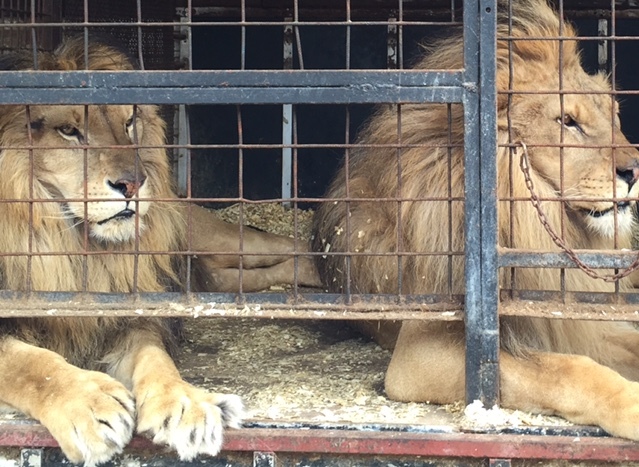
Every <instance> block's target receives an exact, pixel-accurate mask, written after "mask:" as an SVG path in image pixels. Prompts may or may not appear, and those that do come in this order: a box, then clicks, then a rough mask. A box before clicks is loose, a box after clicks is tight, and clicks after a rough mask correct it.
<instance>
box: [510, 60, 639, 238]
mask: <svg viewBox="0 0 639 467" xmlns="http://www.w3.org/2000/svg"><path fill="white" fill-rule="evenodd" d="M539 82H540V83H543V88H544V89H545V90H548V89H549V84H548V83H553V85H554V87H550V89H559V83H558V81H557V78H556V77H555V78H554V80H551V79H540V80H539ZM522 87H523V86H522ZM525 87H526V90H528V91H530V90H533V91H534V90H537V89H536V86H535V85H534V84H531V83H530V82H528V83H526V86H525ZM563 89H566V90H571V91H573V90H574V91H576V92H575V93H572V94H570V93H566V94H564V95H563V106H562V99H561V97H560V95H559V94H558V93H556V92H555V93H554V94H523V95H519V96H516V99H518V100H519V101H518V102H517V105H513V106H512V107H511V108H512V112H513V115H512V116H511V117H512V119H513V126H514V127H515V128H516V132H517V133H518V134H517V135H516V137H517V138H519V139H520V140H521V141H523V142H525V143H526V145H527V146H528V147H529V157H530V164H531V166H532V168H533V169H534V171H535V172H536V173H537V174H538V175H540V176H541V177H542V178H543V179H544V180H545V181H546V182H547V183H548V184H550V185H551V186H552V187H553V188H554V190H555V191H556V193H557V195H558V196H562V197H563V198H564V199H566V200H567V201H566V205H567V208H568V212H569V213H570V214H571V215H572V216H574V218H575V220H577V221H580V222H583V224H585V226H586V227H588V228H589V229H591V230H592V231H594V233H597V234H599V235H602V236H604V237H607V238H611V237H613V236H614V235H615V230H616V231H617V232H623V233H628V232H629V231H630V230H631V229H632V226H633V222H634V221H633V214H632V209H631V204H633V203H634V201H633V200H632V199H629V198H636V197H637V194H638V190H639V188H638V185H637V184H636V183H635V182H636V181H637V179H638V178H639V152H637V151H636V150H635V149H634V148H632V147H629V142H628V140H627V139H626V137H625V136H624V135H623V133H622V132H621V129H620V123H619V118H618V115H617V112H618V108H617V103H616V102H615V100H614V98H613V97H611V95H610V87H609V85H608V83H607V81H606V79H605V78H604V77H603V76H600V75H595V76H592V75H588V74H586V73H585V72H584V71H583V70H582V69H581V68H579V69H578V70H574V69H571V70H570V72H569V73H568V72H567V73H565V74H564V82H563ZM606 93H607V94H606ZM561 145H563V149H561V148H560V146H561ZM615 206H616V214H615ZM615 217H616V219H615Z"/></svg>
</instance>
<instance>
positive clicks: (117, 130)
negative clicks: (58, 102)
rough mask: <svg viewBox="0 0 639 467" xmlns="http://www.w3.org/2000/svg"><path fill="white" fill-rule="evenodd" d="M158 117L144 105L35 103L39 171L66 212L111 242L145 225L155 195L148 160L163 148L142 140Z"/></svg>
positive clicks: (33, 128) (33, 131) (41, 180)
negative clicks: (151, 146) (156, 148)
mask: <svg viewBox="0 0 639 467" xmlns="http://www.w3.org/2000/svg"><path fill="white" fill-rule="evenodd" d="M153 118H156V119H157V117H156V116H155V110H154V109H153V108H148V107H144V106H137V107H133V106H130V105H109V106H106V105H104V106H87V107H85V106H33V107H31V108H30V112H29V125H30V127H31V130H30V131H31V135H32V139H33V145H34V146H35V147H36V149H35V150H34V151H33V155H34V168H35V175H34V177H35V178H36V179H37V182H38V183H41V184H42V185H43V186H44V187H46V189H47V191H48V192H49V194H50V195H51V197H52V198H54V199H59V200H61V201H60V211H61V215H63V216H66V217H67V218H68V219H69V221H70V222H71V223H74V224H79V223H83V222H84V221H86V223H87V225H88V227H89V232H90V234H91V235H92V236H94V237H96V238H98V239H100V240H103V241H107V242H122V241H127V240H130V239H131V238H134V236H135V234H136V230H137V231H138V232H141V231H142V230H143V229H144V226H145V223H144V216H145V214H146V213H147V211H148V210H149V204H150V203H149V198H151V197H153V196H154V193H153V189H152V187H151V184H150V183H149V181H148V180H147V175H148V174H147V169H146V168H145V166H146V164H147V163H148V162H150V161H148V160H147V159H148V158H149V157H153V154H156V153H157V151H148V150H147V151H145V150H144V149H139V148H136V146H138V145H139V146H144V145H145V142H146V138H145V136H146V133H147V130H148V128H147V127H148V126H149V125H151V124H153V123H152V122H153ZM147 144H149V143H147ZM85 161H86V162H85ZM85 180H86V183H85ZM84 200H87V202H85V201H84Z"/></svg>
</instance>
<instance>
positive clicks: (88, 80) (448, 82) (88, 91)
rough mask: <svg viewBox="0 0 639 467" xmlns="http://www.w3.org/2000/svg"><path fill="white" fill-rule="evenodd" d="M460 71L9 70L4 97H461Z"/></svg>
mask: <svg viewBox="0 0 639 467" xmlns="http://www.w3.org/2000/svg"><path fill="white" fill-rule="evenodd" d="M461 78H462V77H461V74H460V73H459V72H429V73H424V72H419V71H414V70H413V71H405V70H401V71H400V70H389V71H351V70H348V71H347V70H340V71H326V70H319V71H314V72H307V71H301V70H287V71H284V70H277V71H275V70H267V71H250V70H241V71H186V70H181V71H149V70H145V71H119V72H100V71H98V72H96V71H73V72H38V73H34V72H24V71H8V72H4V73H3V87H2V88H0V104H24V103H25V102H29V103H30V104H201V103H202V102H218V103H222V102H223V103H225V104H282V103H288V104H300V103H304V104H328V103H332V104H337V103H343V104H355V103H382V102H387V103H390V102H392V103H407V102H460V101H461V100H462V87H461V84H462V81H461ZM176 83H179V86H176ZM54 91H55V92H54ZM27 96H28V97H27Z"/></svg>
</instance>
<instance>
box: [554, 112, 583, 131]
mask: <svg viewBox="0 0 639 467" xmlns="http://www.w3.org/2000/svg"><path fill="white" fill-rule="evenodd" d="M557 123H561V124H562V125H563V126H565V127H566V128H575V129H577V130H579V131H580V132H581V133H583V130H582V128H581V126H580V125H579V123H577V120H575V119H574V118H573V117H572V115H570V114H564V116H563V117H557Z"/></svg>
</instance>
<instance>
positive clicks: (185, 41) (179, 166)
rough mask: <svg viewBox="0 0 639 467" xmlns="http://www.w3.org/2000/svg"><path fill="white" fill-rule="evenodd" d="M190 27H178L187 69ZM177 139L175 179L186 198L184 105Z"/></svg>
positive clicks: (184, 18)
mask: <svg viewBox="0 0 639 467" xmlns="http://www.w3.org/2000/svg"><path fill="white" fill-rule="evenodd" d="M188 21H189V18H188V15H187V14H186V12H185V13H184V14H183V15H182V16H181V17H180V22H181V23H187V22H188ZM188 29H189V27H188V26H179V27H178V37H179V41H178V46H177V55H178V56H177V58H178V63H180V64H182V63H187V68H190V67H191V63H189V62H188V60H189V58H190V57H189V49H190V47H189V42H190V41H189V38H190V36H189V34H188V31H187V30H188ZM175 120H176V123H175V130H176V131H175V135H176V136H175V138H176V141H175V142H176V144H177V145H178V148H177V150H176V159H177V162H176V165H175V177H176V182H177V191H178V195H180V196H182V197H184V196H186V192H187V188H186V185H187V180H188V177H189V173H188V170H187V167H186V166H187V159H188V150H187V149H186V147H185V145H186V144H187V138H188V136H187V134H188V128H187V124H186V106H185V105H184V104H181V105H178V111H177V113H176V116H175Z"/></svg>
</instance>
